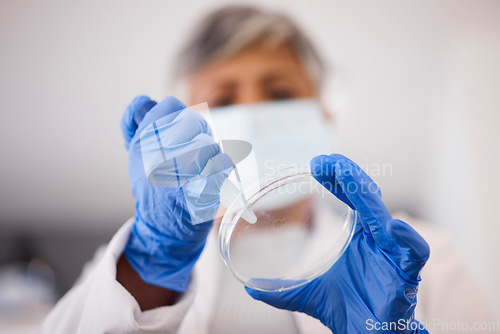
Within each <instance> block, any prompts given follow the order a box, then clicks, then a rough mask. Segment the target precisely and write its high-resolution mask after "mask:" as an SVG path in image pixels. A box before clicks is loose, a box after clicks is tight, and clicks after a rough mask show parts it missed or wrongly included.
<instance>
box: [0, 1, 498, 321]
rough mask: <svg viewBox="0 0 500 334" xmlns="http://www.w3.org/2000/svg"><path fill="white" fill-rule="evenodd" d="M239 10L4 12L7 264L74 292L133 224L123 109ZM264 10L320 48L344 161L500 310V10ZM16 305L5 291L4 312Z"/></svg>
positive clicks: (0, 33) (344, 4) (90, 6)
mask: <svg viewBox="0 0 500 334" xmlns="http://www.w3.org/2000/svg"><path fill="white" fill-rule="evenodd" d="M225 3H226V2H224V1H202V0H196V1H185V2H179V1H156V0H149V1H130V0H122V1H120V2H119V3H117V2H114V1H97V0H88V1H84V2H76V1H62V0H47V1H43V2H41V1H34V0H25V1H14V0H3V1H1V2H0V47H1V53H0V73H1V75H0V110H1V112H2V115H3V121H2V130H1V131H0V136H1V140H0V153H1V157H2V164H1V167H0V180H1V188H0V189H1V190H0V264H2V265H4V267H8V266H9V265H11V264H12V263H29V266H31V267H30V268H32V272H33V273H34V275H35V276H34V277H35V278H38V279H39V278H40V277H42V281H43V282H45V283H44V284H45V286H49V287H50V289H52V290H51V291H52V292H53V296H56V297H50V296H45V295H43V293H42V295H41V296H39V297H40V298H41V300H50V298H58V296H60V295H61V294H62V293H64V292H65V291H66V290H67V289H69V288H70V287H71V285H72V284H73V283H74V281H75V279H76V278H77V277H78V275H79V274H80V272H81V270H82V267H83V264H84V263H85V262H86V261H88V260H90V258H91V257H92V256H93V253H94V252H95V250H96V248H97V247H98V246H99V245H102V244H105V243H106V242H107V241H108V240H109V239H110V238H111V236H112V235H113V233H114V232H115V231H116V230H117V229H118V228H119V227H120V226H121V224H123V223H124V222H125V220H127V219H128V218H129V217H131V216H132V215H133V211H134V201H133V198H132V196H131V194H130V185H129V181H128V174H127V154H126V152H125V149H124V145H123V142H122V137H121V132H120V128H119V123H120V118H121V115H122V112H123V110H124V108H125V107H126V106H127V104H128V103H129V102H130V101H131V100H132V99H133V98H134V97H135V96H136V95H139V94H147V95H149V96H151V97H152V98H154V99H162V98H163V97H164V96H166V95H172V94H174V92H175V89H174V86H173V84H172V82H170V80H169V78H170V73H171V72H172V67H171V64H172V61H173V58H174V57H175V55H176V53H177V50H178V49H179V47H180V46H181V45H182V42H183V40H184V38H185V37H186V36H187V34H188V33H189V32H190V31H191V30H192V28H193V25H194V24H195V23H197V21H198V18H200V17H201V16H203V15H204V14H206V13H207V12H209V11H211V10H213V9H215V8H217V7H219V6H221V5H223V4H225ZM231 3H235V1H233V2H231ZM252 4H254V5H260V6H263V7H264V8H271V9H275V10H278V11H282V12H285V13H288V14H289V15H290V16H291V17H292V18H294V19H295V20H296V21H298V23H299V24H301V25H302V26H303V28H304V29H305V31H306V32H307V33H308V34H309V35H310V36H311V37H312V38H313V40H314V41H315V43H316V45H317V47H318V49H319V50H320V52H321V53H322V54H323V57H324V58H325V60H326V61H327V62H328V64H329V65H330V69H331V75H330V76H329V80H328V82H327V85H326V87H325V90H324V92H323V93H324V94H323V97H324V101H325V104H326V105H327V107H328V108H329V110H330V111H331V112H332V113H333V114H334V115H335V116H336V122H337V130H338V135H337V138H338V142H339V146H338V148H339V149H338V150H339V152H340V153H343V154H345V155H347V156H349V157H350V158H352V159H353V160H355V161H356V162H358V163H359V164H360V165H361V166H362V167H364V168H365V169H367V170H368V172H370V173H371V174H372V176H373V178H374V179H375V181H376V182H378V183H379V184H380V186H381V188H382V192H383V196H384V199H385V201H386V203H387V205H388V206H389V208H390V209H391V210H393V211H399V210H404V211H406V212H409V213H410V214H412V215H414V216H416V217H419V218H422V219H425V220H427V221H428V222H429V223H431V224H434V225H436V226H439V227H441V228H442V229H445V230H446V231H447V233H449V234H450V235H451V237H452V238H453V239H454V241H455V242H456V244H457V245H458V246H459V247H460V249H461V251H462V252H463V254H464V256H465V257H466V259H467V261H468V263H469V265H470V266H471V267H472V269H473V270H474V271H475V272H476V273H477V275H478V276H479V278H480V279H481V282H482V284H484V286H485V288H486V291H487V292H488V293H489V295H490V297H491V299H492V302H494V303H496V304H495V305H496V307H498V302H496V301H498V300H500V286H499V285H498V283H497V282H498V277H500V261H499V257H500V243H499V242H498V241H497V239H496V237H497V236H498V235H500V224H499V222H498V217H497V211H498V210H497V207H498V203H497V201H498V200H499V199H500V198H499V196H498V189H500V175H499V174H498V173H497V170H496V167H498V166H500V161H499V156H500V155H499V153H500V131H498V124H500V102H499V100H498V97H499V96H500V94H499V93H500V92H499V90H500V65H499V59H500V20H499V19H498V18H499V17H500V2H498V1H495V0H491V1H487V0H480V1H461V0H458V1H457V0H453V1H452V0H441V1H418V2H417V1H414V2H408V1H405V2H402V1H396V0H394V1H376V2H374V1H336V0H335V1H332V0H328V1H326V0H325V1H319V0H316V1H311V0H307V1H306V0H296V1H293V2H283V1H277V0H258V1H253V2H252ZM377 166H390V168H389V169H388V168H387V167H386V168H385V169H384V170H385V172H384V173H383V174H381V173H378V172H377V168H378V167H377ZM13 270H14V272H15V269H13ZM10 274H12V271H9V275H10ZM11 276H12V275H11ZM11 276H8V275H7V276H6V275H5V274H4V275H3V276H2V275H1V274H0V282H4V281H2V279H4V280H7V282H8V280H9V277H11ZM12 277H15V275H14V276H12ZM12 277H11V278H12ZM0 289H1V288H0ZM2 293H3V294H2ZM33 293H35V294H36V293H38V294H39V295H40V292H36V291H35V292H33ZM2 296H4V298H3V299H2ZM37 296H38V295H37ZM9 298H11V299H9ZM15 298H16V296H10V297H9V296H8V294H6V293H5V291H3V292H2V291H0V311H1V310H2V308H1V307H2V305H8V302H9V300H11V301H12V300H14V299H15ZM44 298H45V299H44ZM2 303H3V304H2ZM4 311H5V307H4Z"/></svg>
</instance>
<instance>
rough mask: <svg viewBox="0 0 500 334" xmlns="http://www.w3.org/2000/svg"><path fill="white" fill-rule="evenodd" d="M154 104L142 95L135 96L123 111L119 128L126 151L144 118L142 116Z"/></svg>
mask: <svg viewBox="0 0 500 334" xmlns="http://www.w3.org/2000/svg"><path fill="white" fill-rule="evenodd" d="M155 105H156V102H155V101H153V100H151V99H150V98H149V97H147V96H144V95H139V96H137V97H136V98H135V99H134V100H133V101H132V102H131V103H130V104H129V105H128V107H127V109H125V112H124V113H123V116H122V120H121V123H120V128H121V130H122V134H123V139H124V140H125V148H126V149H127V150H128V149H129V147H130V141H131V140H132V137H134V135H135V131H136V130H137V127H138V125H139V123H140V121H141V120H142V118H144V115H145V114H146V113H147V112H148V111H149V110H150V109H151V108H153V107H154V106H155Z"/></svg>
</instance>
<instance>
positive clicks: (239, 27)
mask: <svg viewBox="0 0 500 334" xmlns="http://www.w3.org/2000/svg"><path fill="white" fill-rule="evenodd" d="M257 42H266V43H267V42H269V43H271V44H287V45H288V46H289V47H290V48H291V49H292V51H293V52H294V53H295V55H296V56H297V57H298V59H299V61H300V62H301V63H302V64H303V66H304V67H305V69H306V71H307V72H308V74H309V76H310V78H311V80H312V82H313V84H314V85H315V87H316V89H317V91H318V92H319V91H320V90H321V86H322V84H323V76H324V73H325V65H324V63H323V61H322V59H321V57H320V56H319V54H318V52H317V51H316V49H315V48H314V46H313V44H312V43H311V41H310V40H309V38H307V37H306V36H305V35H304V33H303V32H302V31H301V30H300V29H299V28H298V26H297V25H296V24H295V23H294V22H293V21H292V20H291V19H290V18H288V17H287V16H285V15H283V14H277V13H270V12H264V11H262V10H260V9H257V8H254V7H247V6H227V7H223V8H221V9H218V10H216V11H215V12H213V13H211V14H209V15H208V16H206V17H205V18H204V19H203V20H202V21H201V22H200V24H199V25H198V26H197V27H196V30H195V33H194V35H193V36H192V38H191V40H189V41H188V43H187V44H186V45H185V47H184V48H183V49H182V50H181V52H180V53H179V55H178V57H177V62H176V66H175V68H174V78H175V80H176V81H178V80H181V81H182V80H186V79H188V78H189V77H190V76H192V75H193V74H195V73H196V72H197V71H199V70H201V69H203V68H204V67H206V66H207V65H209V64H211V63H213V62H216V61H219V60H223V59H226V58H229V57H231V56H233V55H235V54H237V53H238V52H240V51H242V50H243V49H245V48H247V47H249V46H251V45H252V44H255V43H257Z"/></svg>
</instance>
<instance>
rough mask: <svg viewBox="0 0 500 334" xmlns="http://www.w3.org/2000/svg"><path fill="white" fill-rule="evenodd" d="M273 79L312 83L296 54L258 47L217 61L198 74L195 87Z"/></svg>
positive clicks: (285, 48) (275, 47)
mask: <svg viewBox="0 0 500 334" xmlns="http://www.w3.org/2000/svg"><path fill="white" fill-rule="evenodd" d="M273 77H285V78H286V77H296V78H300V79H301V80H305V81H306V82H307V84H311V85H312V82H311V79H310V78H309V75H308V74H307V72H306V70H305V68H304V66H303V65H302V63H301V62H300V61H299V59H298V58H297V56H296V55H295V54H294V52H293V51H292V50H291V49H290V47H289V46H288V45H286V44H280V45H269V44H264V43H260V44H256V45H253V46H251V47H248V48H246V49H244V50H243V51H241V52H239V53H237V54H236V55H234V56H231V57H229V58H226V59H223V60H220V61H218V62H215V63H213V64H211V65H209V66H207V67H205V68H203V69H201V70H200V71H199V72H198V73H196V74H195V75H194V76H193V77H192V80H191V85H192V87H193V88H199V87H197V86H198V85H199V84H207V83H208V82H209V83H210V84H211V85H213V84H229V83H230V82H241V81H265V80H268V79H272V78H273Z"/></svg>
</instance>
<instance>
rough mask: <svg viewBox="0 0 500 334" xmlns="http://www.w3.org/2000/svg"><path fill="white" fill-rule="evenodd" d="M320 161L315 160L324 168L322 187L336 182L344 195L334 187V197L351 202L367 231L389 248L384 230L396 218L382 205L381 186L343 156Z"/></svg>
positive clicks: (334, 155)
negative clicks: (327, 183) (326, 183)
mask: <svg viewBox="0 0 500 334" xmlns="http://www.w3.org/2000/svg"><path fill="white" fill-rule="evenodd" d="M319 158H320V160H321V161H319V162H318V161H317V160H314V159H313V161H314V162H315V164H317V163H319V165H320V166H322V167H321V170H320V175H321V178H320V180H319V181H320V182H321V183H322V184H324V183H325V182H326V181H327V180H328V181H329V182H330V183H335V182H336V183H337V184H338V185H339V186H340V188H341V190H342V192H340V191H339V189H338V187H336V188H335V187H334V189H335V190H336V193H335V192H334V194H336V195H337V197H338V198H339V199H341V200H342V199H343V200H344V201H345V199H347V200H348V202H347V201H345V202H346V204H348V203H350V206H351V208H354V209H355V210H356V211H357V212H358V215H359V218H360V220H361V222H362V224H363V228H364V230H365V232H367V233H370V234H371V235H372V236H373V237H374V239H375V241H376V242H377V243H380V245H381V246H387V245H386V244H387V237H386V235H385V231H384V227H385V224H386V223H387V222H388V221H390V220H391V219H392V217H391V214H390V213H389V210H387V208H386V206H385V205H384V203H383V202H382V199H381V196H380V188H379V187H378V186H377V184H376V183H375V182H373V180H372V179H371V178H370V177H369V176H368V175H367V174H366V173H365V172H364V171H363V170H362V169H361V168H360V167H359V166H358V165H356V164H355V163H354V162H352V161H351V160H349V159H347V158H346V157H344V156H343V155H340V154H332V155H330V156H320V157H319ZM311 164H312V162H311ZM313 168H314V169H315V170H314V171H313V175H318V174H317V172H318V168H319V167H316V165H315V166H313ZM322 173H324V174H322ZM348 205H349V204H348Z"/></svg>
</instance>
